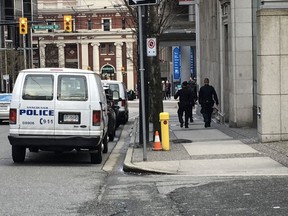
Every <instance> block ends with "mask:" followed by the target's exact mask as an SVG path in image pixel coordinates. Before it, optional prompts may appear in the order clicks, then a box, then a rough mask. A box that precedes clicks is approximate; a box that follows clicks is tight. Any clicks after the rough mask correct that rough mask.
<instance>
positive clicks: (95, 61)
mask: <svg viewBox="0 0 288 216" xmlns="http://www.w3.org/2000/svg"><path fill="white" fill-rule="evenodd" d="M91 46H92V47H93V71H94V72H96V73H97V74H100V69H99V46H100V43H98V42H96V43H92V44H91Z"/></svg>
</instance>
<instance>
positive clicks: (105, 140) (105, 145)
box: [103, 133, 108, 153]
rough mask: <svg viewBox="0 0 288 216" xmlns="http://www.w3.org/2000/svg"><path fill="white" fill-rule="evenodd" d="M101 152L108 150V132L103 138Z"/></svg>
mask: <svg viewBox="0 0 288 216" xmlns="http://www.w3.org/2000/svg"><path fill="white" fill-rule="evenodd" d="M103 145H104V148H103V153H107V152H108V133H106V134H105V136H104V138H103Z"/></svg>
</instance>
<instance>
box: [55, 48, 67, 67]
mask: <svg viewBox="0 0 288 216" xmlns="http://www.w3.org/2000/svg"><path fill="white" fill-rule="evenodd" d="M57 47H58V61H59V67H60V68H64V67H65V52H64V47H65V44H64V43H59V44H57Z"/></svg>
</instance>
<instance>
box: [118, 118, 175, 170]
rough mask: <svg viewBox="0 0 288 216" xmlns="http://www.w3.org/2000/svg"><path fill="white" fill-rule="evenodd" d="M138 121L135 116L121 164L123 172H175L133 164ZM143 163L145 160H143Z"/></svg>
mask: <svg viewBox="0 0 288 216" xmlns="http://www.w3.org/2000/svg"><path fill="white" fill-rule="evenodd" d="M138 121H139V118H135V121H134V124H133V130H132V132H131V138H130V143H129V147H128V150H127V153H126V156H125V160H124V164H123V171H124V172H135V173H151V174H175V173H172V172H168V171H163V170H162V171H160V170H155V169H148V168H145V167H140V166H137V165H135V164H133V162H132V160H133V151H134V147H135V142H136V135H137V131H138V130H137V129H138ZM143 164H145V162H144V161H143Z"/></svg>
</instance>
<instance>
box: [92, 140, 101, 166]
mask: <svg viewBox="0 0 288 216" xmlns="http://www.w3.org/2000/svg"><path fill="white" fill-rule="evenodd" d="M90 158H91V163H92V164H101V163H102V145H101V144H100V145H99V147H98V149H97V153H90Z"/></svg>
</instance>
